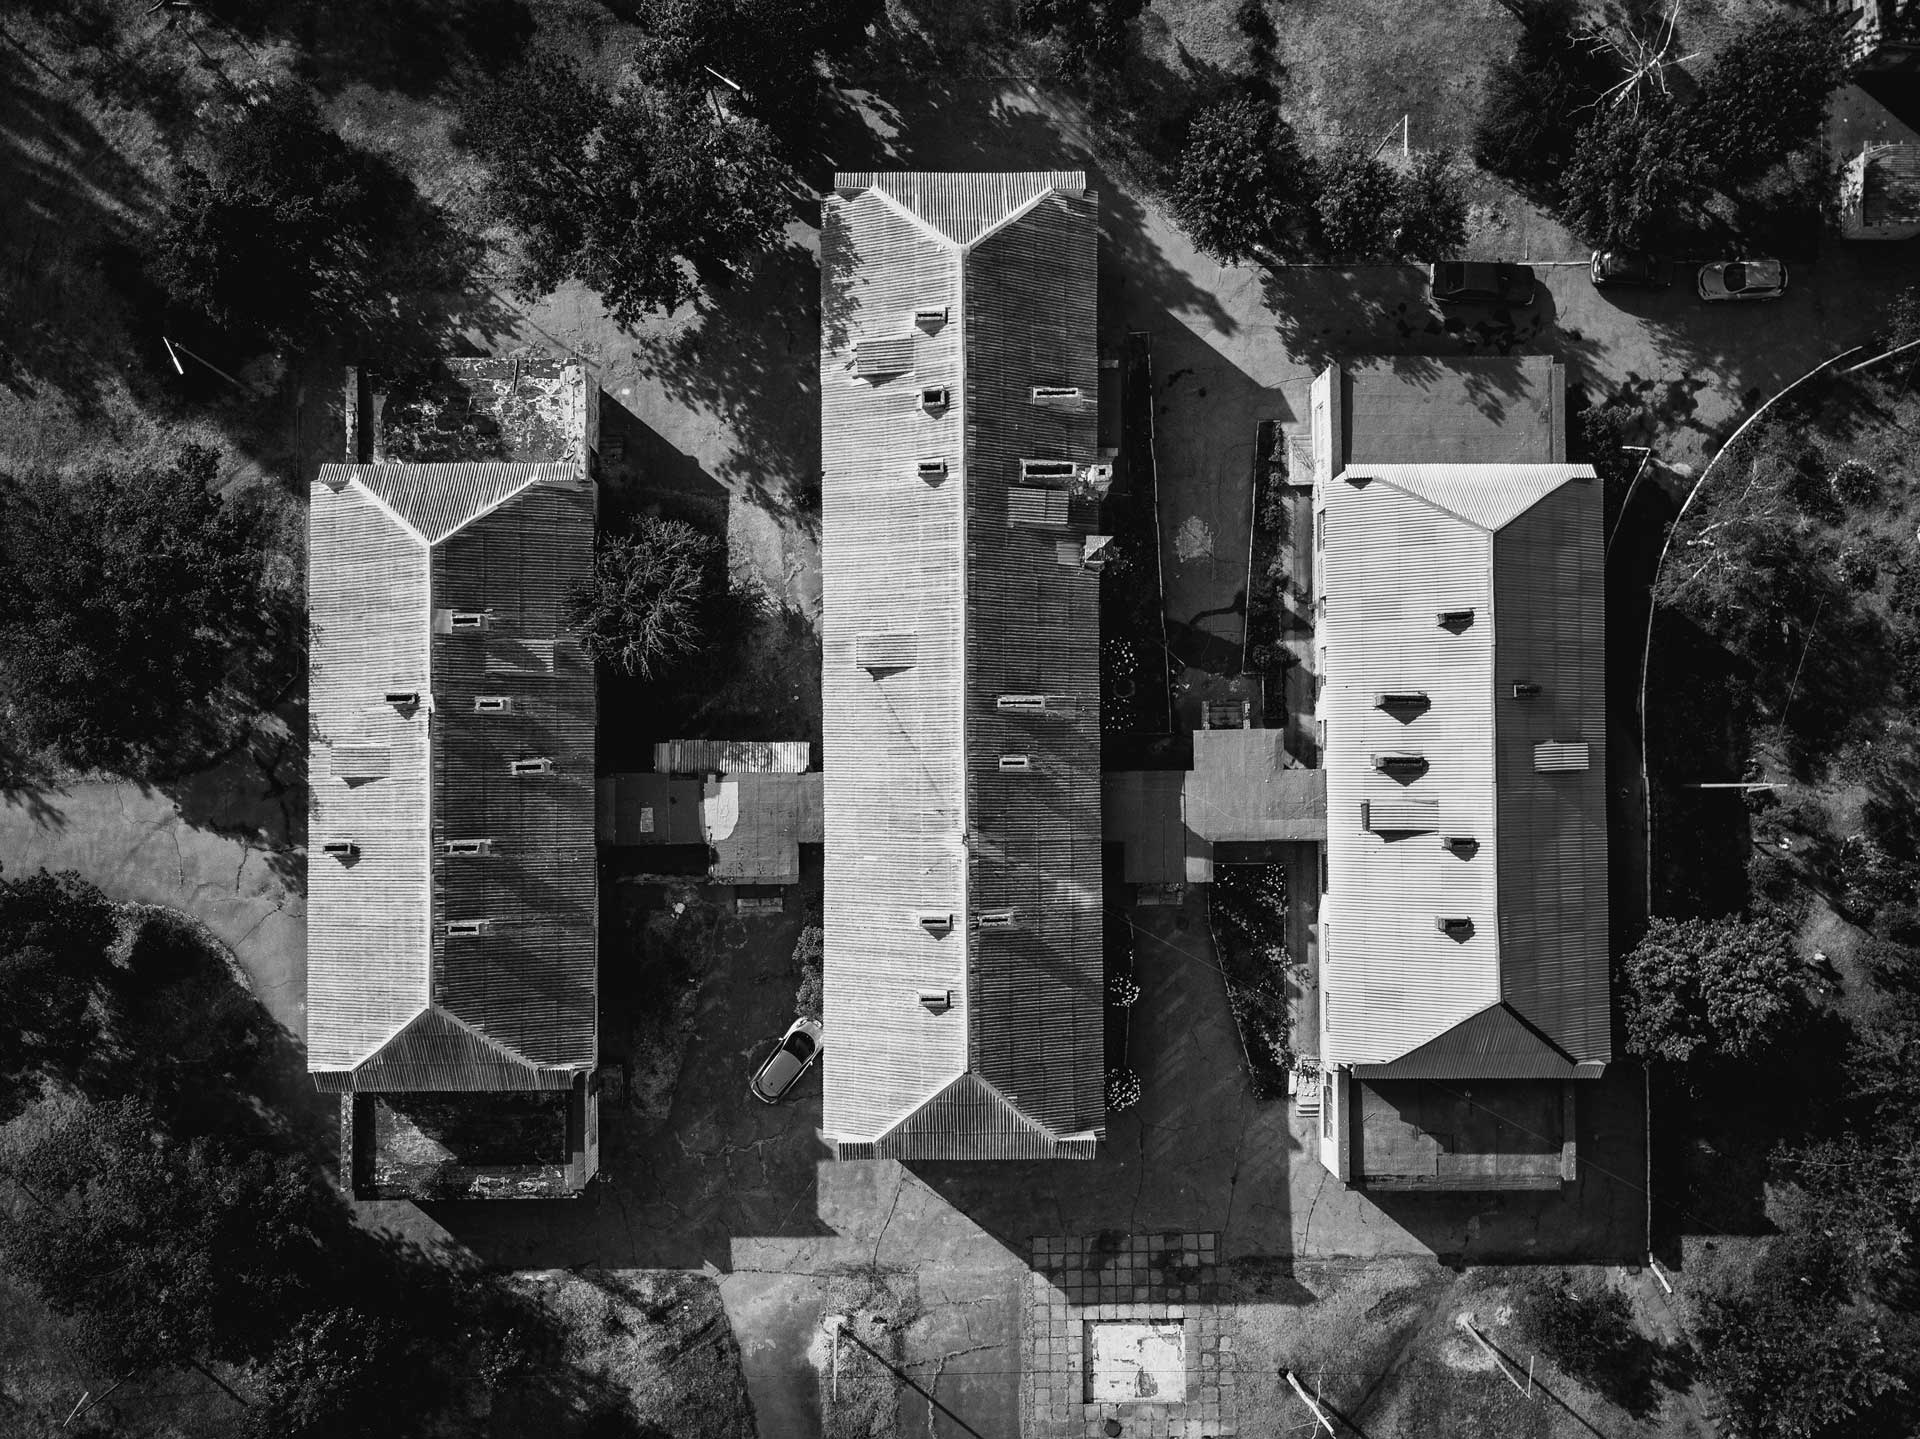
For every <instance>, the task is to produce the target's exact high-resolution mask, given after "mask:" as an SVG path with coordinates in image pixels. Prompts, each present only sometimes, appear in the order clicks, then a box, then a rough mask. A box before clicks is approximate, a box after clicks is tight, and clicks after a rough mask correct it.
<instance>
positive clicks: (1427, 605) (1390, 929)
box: [1317, 465, 1610, 1065]
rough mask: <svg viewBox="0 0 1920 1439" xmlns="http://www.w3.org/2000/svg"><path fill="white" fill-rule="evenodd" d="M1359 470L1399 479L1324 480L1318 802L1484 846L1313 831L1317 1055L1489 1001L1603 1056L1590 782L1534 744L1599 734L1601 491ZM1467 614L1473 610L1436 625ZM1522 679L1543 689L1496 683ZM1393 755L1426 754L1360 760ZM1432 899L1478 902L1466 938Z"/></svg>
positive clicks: (1600, 864)
mask: <svg viewBox="0 0 1920 1439" xmlns="http://www.w3.org/2000/svg"><path fill="white" fill-rule="evenodd" d="M1366 468H1367V472H1368V473H1370V474H1375V475H1378V476H1380V478H1382V479H1383V480H1388V476H1389V474H1392V475H1393V476H1394V479H1397V480H1399V481H1401V482H1400V483H1396V482H1393V480H1388V482H1386V483H1374V484H1367V485H1360V486H1356V485H1351V484H1347V483H1345V482H1344V481H1335V482H1332V483H1329V484H1326V485H1323V486H1322V487H1321V490H1320V494H1319V496H1318V497H1317V499H1318V502H1319V503H1320V504H1321V505H1322V506H1323V507H1324V509H1325V512H1326V521H1325V534H1326V541H1325V546H1324V548H1323V549H1322V551H1321V558H1320V564H1321V574H1322V584H1323V589H1324V595H1325V607H1324V613H1323V616H1322V619H1321V623H1320V629H1319V639H1318V643H1319V644H1321V645H1322V646H1324V651H1325V654H1324V659H1323V661H1322V674H1323V676H1324V688H1323V692H1322V697H1321V704H1320V709H1319V716H1320V718H1321V719H1323V720H1324V721H1325V724H1326V730H1327V739H1326V748H1325V754H1324V763H1325V767H1326V770H1327V796H1328V805H1329V809H1330V812H1331V813H1332V814H1334V815H1335V816H1336V817H1339V816H1347V815H1353V814H1357V812H1358V806H1359V804H1360V802H1361V801H1362V800H1365V801H1367V802H1368V803H1369V806H1370V808H1371V806H1373V805H1375V804H1378V803H1381V802H1382V801H1383V800H1398V801H1399V802H1401V803H1406V804H1413V803H1423V802H1425V803H1432V804H1433V805H1434V806H1435V813H1434V818H1433V820H1432V822H1431V823H1427V822H1424V821H1423V823H1422V824H1421V828H1422V829H1427V830H1430V829H1432V828H1434V827H1436V826H1439V827H1444V829H1445V831H1446V832H1447V833H1450V834H1462V835H1469V836H1471V837H1473V838H1474V839H1475V840H1476V841H1477V842H1478V843H1477V847H1475V848H1473V849H1472V850H1470V851H1455V850H1449V849H1447V848H1445V847H1443V846H1441V845H1439V844H1436V843H1434V842H1432V841H1430V840H1413V839H1404V838H1402V839H1395V838H1393V837H1392V836H1385V837H1383V836H1382V835H1381V834H1379V833H1367V832H1364V831H1362V830H1361V829H1360V828H1359V827H1358V826H1357V825H1349V824H1347V823H1344V822H1336V823H1334V824H1332V825H1331V826H1330V827H1329V832H1328V839H1327V854H1328V871H1329V889H1328V892H1327V894H1326V896H1325V897H1324V898H1323V901H1322V906H1321V919H1322V934H1321V946H1322V957H1323V1015H1324V1016H1325V1032H1324V1046H1325V1047H1324V1055H1325V1057H1326V1059H1327V1060H1328V1062H1330V1063H1336V1064H1341V1063H1346V1064H1355V1065H1362V1064H1385V1063H1389V1062H1392V1061H1395V1060H1398V1059H1399V1058H1401V1057H1402V1056H1404V1055H1407V1054H1408V1053H1410V1052H1412V1051H1415V1050H1417V1049H1419V1048H1420V1047H1421V1046H1424V1045H1427V1044H1429V1043H1430V1042H1433V1041H1436V1040H1438V1039H1439V1038H1440V1037H1441V1036H1443V1035H1445V1034H1447V1033H1448V1032H1449V1031H1450V1030H1452V1029H1453V1028H1454V1027H1455V1026H1457V1025H1460V1024H1462V1023H1463V1022H1465V1021H1467V1020H1469V1019H1471V1018H1473V1017H1474V1016H1476V1015H1481V1014H1483V1013H1485V1012H1486V1011H1487V1010H1488V1009H1489V1007H1490V1006H1496V1005H1498V1004H1499V1003H1500V1002H1501V1001H1502V1000H1503V999H1504V1000H1505V1001H1506V1002H1507V1003H1508V1004H1509V1005H1510V1006H1511V1007H1512V1009H1513V1010H1514V1012H1515V1014H1516V1015H1517V1016H1518V1017H1519V1018H1520V1019H1522V1020H1524V1021H1525V1022H1526V1023H1527V1024H1531V1025H1533V1026H1534V1027H1535V1028H1537V1029H1539V1030H1540V1031H1541V1032H1542V1033H1544V1034H1545V1035H1546V1036H1548V1037H1549V1038H1550V1039H1551V1040H1552V1041H1553V1042H1554V1043H1556V1044H1559V1045H1561V1046H1563V1047H1564V1048H1565V1049H1566V1050H1567V1051H1568V1053H1569V1054H1571V1055H1572V1056H1573V1057H1574V1058H1575V1059H1577V1060H1587V1061H1593V1060H1605V1059H1607V1058H1608V1057H1609V1056H1610V1051H1609V1048H1608V1040H1607V1006H1608V998H1607V946H1606V872H1605V854H1606V830H1605V815H1604V810H1605V788H1604V777H1603V776H1600V775H1597V774H1595V773H1592V772H1585V773H1581V774H1577V775H1551V776H1549V775H1536V773H1535V771H1534V769H1533V747H1534V745H1535V744H1536V743H1538V742H1539V741H1540V740H1541V739H1544V738H1558V739H1567V738H1569V737H1571V736H1574V735H1590V736H1592V739H1593V741H1594V745H1593V748H1594V750H1595V751H1596V752H1598V751H1599V750H1601V749H1602V748H1603V745H1602V744H1601V743H1600V742H1599V741H1600V740H1601V737H1602V734H1603V731H1602V729H1601V728H1600V726H1601V725H1602V723H1603V716H1602V714H1601V700H1602V684H1603V669H1602V666H1603V664H1604V656H1605V648H1604V634H1603V633H1602V626H1603V617H1602V615H1603V611H1602V600H1601V586H1600V575H1599V564H1600V521H1599V509H1598V504H1599V488H1598V485H1597V483H1596V482H1594V481H1593V480H1592V479H1591V478H1588V477H1589V476H1590V475H1591V471H1589V470H1586V469H1584V468H1570V467H1565V466H1550V467H1545V468H1544V469H1543V471H1542V473H1540V474H1539V475H1525V474H1514V475H1511V476H1509V477H1506V478H1504V479H1503V478H1501V477H1500V476H1499V474H1498V470H1499V467H1491V469H1489V467H1479V469H1478V477H1477V478H1475V479H1473V480H1472V481H1471V482H1469V483H1466V484H1463V483H1462V482H1461V480H1462V476H1463V475H1464V472H1465V471H1466V470H1468V469H1471V468H1474V467H1446V470H1445V472H1444V473H1442V474H1440V475H1438V476H1437V477H1436V476H1431V475H1427V474H1422V475H1419V476H1417V477H1415V478H1411V479H1409V478H1408V474H1409V472H1410V469H1413V468H1419V469H1427V468H1430V467H1408V468H1406V469H1402V468H1399V467H1387V466H1372V465H1370V466H1368V467H1366ZM1509 481H1510V485H1509V487H1510V488H1511V490H1512V494H1511V495H1508V496H1504V497H1503V496H1502V495H1500V494H1499V493H1497V491H1498V490H1499V488H1500V485H1501V484H1502V483H1508V482H1509ZM1482 491H1486V493H1482ZM1496 521H1497V522H1498V528H1497V532H1496V530H1494V529H1490V528H1489V526H1490V525H1492V524H1494V522H1496ZM1463 609H1471V610H1473V611H1474V612H1475V618H1474V623H1473V624H1471V625H1467V626H1461V627H1452V628H1449V627H1443V626H1441V625H1438V624H1437V623H1436V622H1435V616H1436V614H1438V613H1441V612H1445V611H1452V610H1463ZM1522 678H1524V679H1527V680H1529V681H1534V682H1539V683H1541V684H1542V685H1543V691H1544V692H1543V694H1542V695H1540V696H1536V697H1533V698H1528V699H1515V698H1513V696H1512V684H1513V682H1514V681H1515V680H1518V679H1522ZM1414 690H1419V691H1424V692H1426V694H1427V696H1428V699H1429V707H1428V708H1427V709H1425V710H1423V711H1421V712H1420V713H1418V714H1417V715H1409V714H1407V713H1404V712H1403V713H1392V712H1388V711H1384V710H1381V709H1378V708H1376V707H1375V705H1374V699H1375V697H1376V696H1377V695H1378V694H1380V693H1382V692H1390V693H1397V692H1402V691H1414ZM1388 751H1412V752H1418V753H1420V754H1421V755H1422V756H1423V757H1424V758H1425V761H1426V765H1427V767H1426V769H1425V770H1424V772H1422V773H1420V774H1419V775H1418V777H1416V778H1413V779H1411V781H1410V782H1408V783H1406V784H1404V785H1403V784H1399V783H1397V782H1396V781H1394V780H1391V779H1387V778H1385V777H1383V776H1382V775H1380V774H1379V773H1378V772H1377V771H1376V770H1375V769H1374V766H1373V763H1372V759H1371V756H1373V755H1374V754H1376V753H1384V752H1388ZM1552 785H1560V786H1563V787H1564V788H1563V789H1562V790H1561V791H1560V792H1558V793H1554V792H1552V790H1551V789H1550V788H1549V787H1550V786H1552ZM1373 827H1374V829H1375V830H1380V829H1381V828H1382V827H1383V825H1382V822H1381V821H1380V820H1377V819H1376V820H1375V821H1374V824H1373ZM1441 914H1446V915H1458V916H1462V917H1466V918H1470V919H1472V920H1473V922H1474V925H1473V930H1472V932H1471V934H1469V935H1467V936H1465V937H1464V938H1461V937H1456V936H1451V935H1448V934H1445V933H1442V932H1440V931H1438V930H1437V929H1436V927H1435V924H1434V916H1436V915H1441ZM1487 1023H1491V1021H1482V1024H1483V1026H1484V1025H1485V1024H1487ZM1469 1037H1471V1036H1469Z"/></svg>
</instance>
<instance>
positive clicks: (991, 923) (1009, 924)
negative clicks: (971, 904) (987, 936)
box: [973, 909, 1013, 929]
mask: <svg viewBox="0 0 1920 1439" xmlns="http://www.w3.org/2000/svg"><path fill="white" fill-rule="evenodd" d="M973 923H974V928H976V929H1012V928H1013V911H1012V910H1010V909H986V910H982V911H981V912H980V913H979V914H978V915H976V916H974V921H973Z"/></svg>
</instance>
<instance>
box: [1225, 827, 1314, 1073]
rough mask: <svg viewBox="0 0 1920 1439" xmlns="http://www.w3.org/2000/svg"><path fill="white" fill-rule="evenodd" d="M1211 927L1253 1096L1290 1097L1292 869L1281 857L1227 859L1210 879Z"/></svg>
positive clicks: (1291, 1056) (1292, 1058) (1291, 1065)
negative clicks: (1289, 923) (1275, 861)
mask: <svg viewBox="0 0 1920 1439" xmlns="http://www.w3.org/2000/svg"><path fill="white" fill-rule="evenodd" d="M1207 929H1208V931H1209V932H1210V933H1211V934H1212V936H1213V949H1214V953H1215V954H1216V955H1218V956H1219V960H1220V972H1221V976H1222V977H1223V978H1224V979H1225V981H1226V986H1227V1004H1228V1006H1229V1008H1231V1009H1232V1011H1233V1024H1234V1028H1235V1029H1236V1030H1237V1031H1238V1032H1239V1035H1240V1048H1241V1049H1242V1050H1243V1051H1244V1052H1245V1054H1246V1057H1247V1074H1248V1076H1249V1078H1250V1079H1251V1080H1252V1083H1253V1095H1254V1098H1256V1099H1285V1098H1286V1095H1287V1074H1288V1071H1290V1070H1291V1069H1292V1068H1293V1061H1294V1054H1293V1048H1292V1044H1291V1042H1290V1041H1291V1035H1292V1032H1293V1030H1292V1023H1293V1021H1292V1015H1291V1013H1290V1012H1289V1009H1288V1005H1287V972H1288V970H1289V969H1290V968H1291V967H1292V965H1293V963H1294V961H1293V959H1292V957H1291V956H1289V955H1288V953H1287V880H1286V871H1285V870H1284V869H1283V868H1282V867H1281V866H1279V865H1277V864H1246V865H1239V864H1234V865H1227V864H1223V865H1221V866H1220V867H1219V868H1218V869H1216V870H1215V871H1214V879H1213V883H1212V884H1211V885H1209V886H1208V887H1207Z"/></svg>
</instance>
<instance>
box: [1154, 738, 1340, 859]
mask: <svg viewBox="0 0 1920 1439" xmlns="http://www.w3.org/2000/svg"><path fill="white" fill-rule="evenodd" d="M1285 741H1286V731H1284V730H1278V729H1217V730H1196V731H1195V732H1194V736H1193V769H1192V770H1191V771H1189V772H1188V774H1187V776H1186V784H1185V786H1184V788H1183V804H1182V813H1183V816H1184V818H1185V822H1186V826H1187V828H1188V829H1190V830H1192V831H1193V832H1194V833H1195V834H1198V835H1201V836H1203V837H1204V838H1206V839H1208V840H1211V841H1214V842H1216V843H1221V842H1235V841H1249V842H1252V841H1261V840H1317V839H1321V838H1323V837H1324V836H1325V835H1326V832H1327V776H1326V773H1325V772H1324V771H1322V770H1317V769H1302V768H1301V767H1300V766H1298V765H1296V764H1292V763H1290V762H1289V761H1288V759H1287V754H1286V743H1285Z"/></svg>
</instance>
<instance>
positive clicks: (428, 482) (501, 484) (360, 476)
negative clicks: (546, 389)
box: [320, 462, 581, 545]
mask: <svg viewBox="0 0 1920 1439" xmlns="http://www.w3.org/2000/svg"><path fill="white" fill-rule="evenodd" d="M354 480H358V481H359V482H360V483H361V484H363V485H364V486H366V489H367V493H368V494H370V495H372V496H373V497H374V498H375V499H376V500H378V501H379V502H380V503H381V504H383V505H385V506H386V507H387V508H388V509H390V510H392V511H393V513H394V514H395V515H397V516H398V517H399V518H400V520H401V521H402V522H403V523H404V524H405V525H406V526H407V527H408V528H409V529H411V530H413V531H414V533H416V534H417V535H419V536H420V538H421V539H422V540H423V541H424V542H425V543H427V544H430V545H436V544H438V543H440V541H442V540H444V539H445V538H447V536H448V535H451V534H452V533H453V532H454V531H456V530H458V529H459V528H460V527H461V526H462V525H469V524H472V523H473V521H475V520H476V519H478V518H479V517H480V516H481V515H484V514H486V513H487V512H488V511H490V510H494V509H498V508H499V507H500V506H501V505H503V504H505V503H506V502H507V501H508V500H510V499H512V498H513V497H514V496H515V495H517V494H519V493H520V491H522V490H524V489H525V488H526V487H527V486H528V485H538V484H560V485H578V484H579V483H580V481H581V469H580V466H578V465H576V464H570V463H565V462H561V463H549V464H537V465H517V464H441V465H400V464H371V465H322V466H321V467H320V483H321V484H323V485H325V486H327V487H328V488H329V489H332V490H338V489H339V488H340V487H341V486H342V485H344V484H347V483H349V482H351V481H354Z"/></svg>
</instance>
